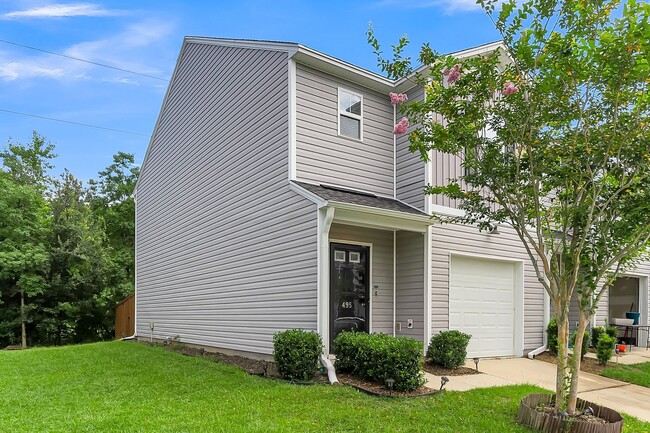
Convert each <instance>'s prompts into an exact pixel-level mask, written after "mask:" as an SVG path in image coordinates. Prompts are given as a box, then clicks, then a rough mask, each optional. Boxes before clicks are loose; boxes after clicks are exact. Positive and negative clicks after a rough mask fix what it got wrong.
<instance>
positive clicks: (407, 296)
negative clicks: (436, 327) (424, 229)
mask: <svg viewBox="0 0 650 433" xmlns="http://www.w3.org/2000/svg"><path fill="white" fill-rule="evenodd" d="M396 251H397V254H396V256H397V278H396V281H397V290H396V295H397V296H396V297H397V301H396V314H395V315H396V318H395V320H396V322H401V323H402V331H401V332H397V333H396V334H397V335H405V336H408V337H413V338H415V339H417V340H419V341H423V340H424V328H425V326H426V325H425V323H424V308H423V306H424V284H425V283H424V236H423V234H422V233H415V232H407V231H398V232H397V243H396ZM408 319H413V328H412V329H408V328H407V326H406V325H407V321H408Z"/></svg>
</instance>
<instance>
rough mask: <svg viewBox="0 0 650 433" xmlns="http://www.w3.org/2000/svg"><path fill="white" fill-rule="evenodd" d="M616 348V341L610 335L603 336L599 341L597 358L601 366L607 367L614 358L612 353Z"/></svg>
mask: <svg viewBox="0 0 650 433" xmlns="http://www.w3.org/2000/svg"><path fill="white" fill-rule="evenodd" d="M615 346H616V340H615V339H614V338H612V337H611V336H610V335H609V334H603V335H601V336H600V339H599V340H598V344H597V345H596V357H597V358H598V363H599V364H600V365H607V362H609V360H610V359H611V358H612V352H613V351H614V347H615Z"/></svg>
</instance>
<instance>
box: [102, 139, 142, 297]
mask: <svg viewBox="0 0 650 433" xmlns="http://www.w3.org/2000/svg"><path fill="white" fill-rule="evenodd" d="M139 174H140V167H139V166H137V165H135V157H134V155H133V154H129V153H124V152H118V153H117V154H115V155H114V156H113V163H112V164H111V165H109V166H108V167H106V169H104V170H103V171H100V172H99V178H98V179H97V180H91V181H90V186H91V193H92V195H93V197H92V200H91V203H92V209H93V212H94V213H95V214H96V215H97V216H99V217H101V218H102V219H103V221H104V224H105V230H106V238H105V239H106V241H105V245H106V248H107V249H108V253H109V256H110V266H111V267H112V269H111V273H110V274H111V275H112V278H111V280H110V281H109V282H108V285H109V286H111V287H112V290H113V297H114V298H115V299H117V300H121V299H123V298H124V297H125V296H126V295H128V294H130V293H132V292H133V290H134V281H135V195H134V192H135V184H136V181H137V180H138V175H139Z"/></svg>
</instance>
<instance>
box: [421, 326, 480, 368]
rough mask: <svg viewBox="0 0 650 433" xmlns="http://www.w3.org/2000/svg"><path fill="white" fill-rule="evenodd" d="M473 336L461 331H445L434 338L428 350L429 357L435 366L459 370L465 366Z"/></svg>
mask: <svg viewBox="0 0 650 433" xmlns="http://www.w3.org/2000/svg"><path fill="white" fill-rule="evenodd" d="M470 338H472V336H471V335H467V334H463V333H462V332H460V331H443V332H440V333H438V334H436V335H434V336H433V337H431V342H430V343H429V348H428V349H427V356H428V357H429V359H431V362H433V363H434V364H438V365H442V366H443V367H445V368H458V367H460V366H461V365H463V364H465V358H467V345H468V344H469V340H470Z"/></svg>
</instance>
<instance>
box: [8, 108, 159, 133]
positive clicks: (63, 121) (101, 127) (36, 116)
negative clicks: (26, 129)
mask: <svg viewBox="0 0 650 433" xmlns="http://www.w3.org/2000/svg"><path fill="white" fill-rule="evenodd" d="M0 111H2V112H4V113H9V114H16V115H18V116H27V117H35V118H37V119H45V120H51V121H53V122H61V123H69V124H71V125H77V126H85V127H87V128H95V129H103V130H104V131H113V132H120V133H122V134H131V135H139V136H142V137H148V135H147V134H141V133H139V132H132V131H124V130H122V129H114V128H106V127H105V126H97V125H90V124H88V123H80V122H72V121H70V120H62V119H55V118H53V117H47V116H39V115H37V114H29V113H20V112H18V111H12V110H5V109H3V108H0Z"/></svg>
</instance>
